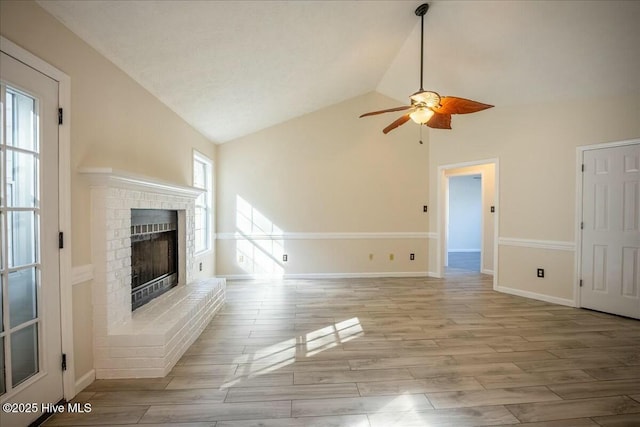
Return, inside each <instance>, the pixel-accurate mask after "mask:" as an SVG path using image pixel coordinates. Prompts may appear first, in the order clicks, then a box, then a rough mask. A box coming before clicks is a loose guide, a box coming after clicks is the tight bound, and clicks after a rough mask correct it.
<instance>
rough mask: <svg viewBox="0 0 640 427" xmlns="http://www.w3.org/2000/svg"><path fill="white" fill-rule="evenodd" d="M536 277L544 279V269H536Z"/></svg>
mask: <svg viewBox="0 0 640 427" xmlns="http://www.w3.org/2000/svg"><path fill="white" fill-rule="evenodd" d="M538 277H544V268H539V269H538Z"/></svg>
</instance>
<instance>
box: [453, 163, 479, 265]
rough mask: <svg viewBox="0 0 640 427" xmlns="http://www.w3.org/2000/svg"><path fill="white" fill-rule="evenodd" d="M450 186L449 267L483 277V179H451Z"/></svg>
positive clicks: (473, 176)
mask: <svg viewBox="0 0 640 427" xmlns="http://www.w3.org/2000/svg"><path fill="white" fill-rule="evenodd" d="M448 183H449V188H448V194H449V197H448V200H447V202H448V206H447V234H446V235H447V243H446V245H447V253H446V259H445V267H447V268H448V269H449V270H462V271H474V272H478V273H479V272H480V271H481V265H482V259H481V258H482V175H480V174H479V173H476V174H471V175H456V176H450V177H449V179H448Z"/></svg>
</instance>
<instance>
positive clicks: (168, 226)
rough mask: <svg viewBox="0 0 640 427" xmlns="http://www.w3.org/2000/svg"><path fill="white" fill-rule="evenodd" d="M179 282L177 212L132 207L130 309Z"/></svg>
mask: <svg viewBox="0 0 640 427" xmlns="http://www.w3.org/2000/svg"><path fill="white" fill-rule="evenodd" d="M177 284H178V212H177V211H171V210H162V209H131V309H132V310H135V309H136V308H138V307H140V306H142V305H144V304H146V303H148V302H149V301H151V300H152V299H154V298H156V297H158V296H160V295H162V294H163V293H165V292H167V291H168V290H169V289H171V288H172V287H174V286H176V285H177Z"/></svg>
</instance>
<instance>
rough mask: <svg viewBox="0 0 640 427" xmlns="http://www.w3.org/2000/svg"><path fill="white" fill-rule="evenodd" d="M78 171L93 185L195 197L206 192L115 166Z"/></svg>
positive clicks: (86, 168) (87, 168)
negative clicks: (122, 169) (125, 170)
mask: <svg viewBox="0 0 640 427" xmlns="http://www.w3.org/2000/svg"><path fill="white" fill-rule="evenodd" d="M78 172H79V173H81V174H83V175H86V176H87V177H88V178H89V180H90V183H91V185H92V186H106V187H118V188H123V189H128V190H135V191H146V192H151V193H159V194H166V195H173V196H181V197H190V198H193V199H195V198H197V197H198V196H199V195H200V194H202V193H203V192H204V190H202V189H200V188H196V187H187V186H182V185H177V184H173V183H169V182H165V181H161V180H159V179H156V178H150V177H147V176H143V175H137V174H133V173H129V172H124V171H120V170H117V169H113V168H96V167H85V168H80V169H79V170H78Z"/></svg>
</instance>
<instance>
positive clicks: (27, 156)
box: [0, 84, 41, 394]
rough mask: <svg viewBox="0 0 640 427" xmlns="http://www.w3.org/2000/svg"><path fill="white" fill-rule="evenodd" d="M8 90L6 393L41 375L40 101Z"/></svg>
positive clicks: (4, 161) (3, 210)
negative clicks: (39, 373)
mask: <svg viewBox="0 0 640 427" xmlns="http://www.w3.org/2000/svg"><path fill="white" fill-rule="evenodd" d="M1 90H2V104H3V111H2V121H3V131H2V135H1V140H0V147H1V153H2V156H1V162H0V165H1V171H2V173H1V177H0V182H1V185H0V187H1V188H0V194H1V196H2V197H1V201H0V217H1V219H2V223H1V224H0V226H1V230H2V231H1V235H2V239H1V240H2V245H1V246H0V251H1V254H2V255H1V257H0V283H2V292H0V301H1V302H2V306H1V308H0V313H2V319H1V321H0V324H1V327H0V331H1V332H0V345H1V346H2V352H1V355H0V362H1V363H2V365H1V368H2V370H1V372H0V394H5V393H10V392H11V391H12V390H14V389H16V388H18V387H19V386H20V385H21V384H23V383H24V382H25V381H27V380H29V378H32V377H33V376H35V375H36V374H38V372H40V355H39V349H40V342H41V338H40V331H41V317H40V276H41V266H40V236H39V229H40V209H39V208H40V206H39V203H40V185H39V183H40V176H39V162H40V151H39V140H38V137H39V129H38V122H39V120H38V101H37V100H36V99H34V98H33V97H31V96H29V95H27V94H26V93H23V92H21V91H20V90H18V89H15V88H12V87H10V86H7V85H4V84H3V85H2V86H1Z"/></svg>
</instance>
